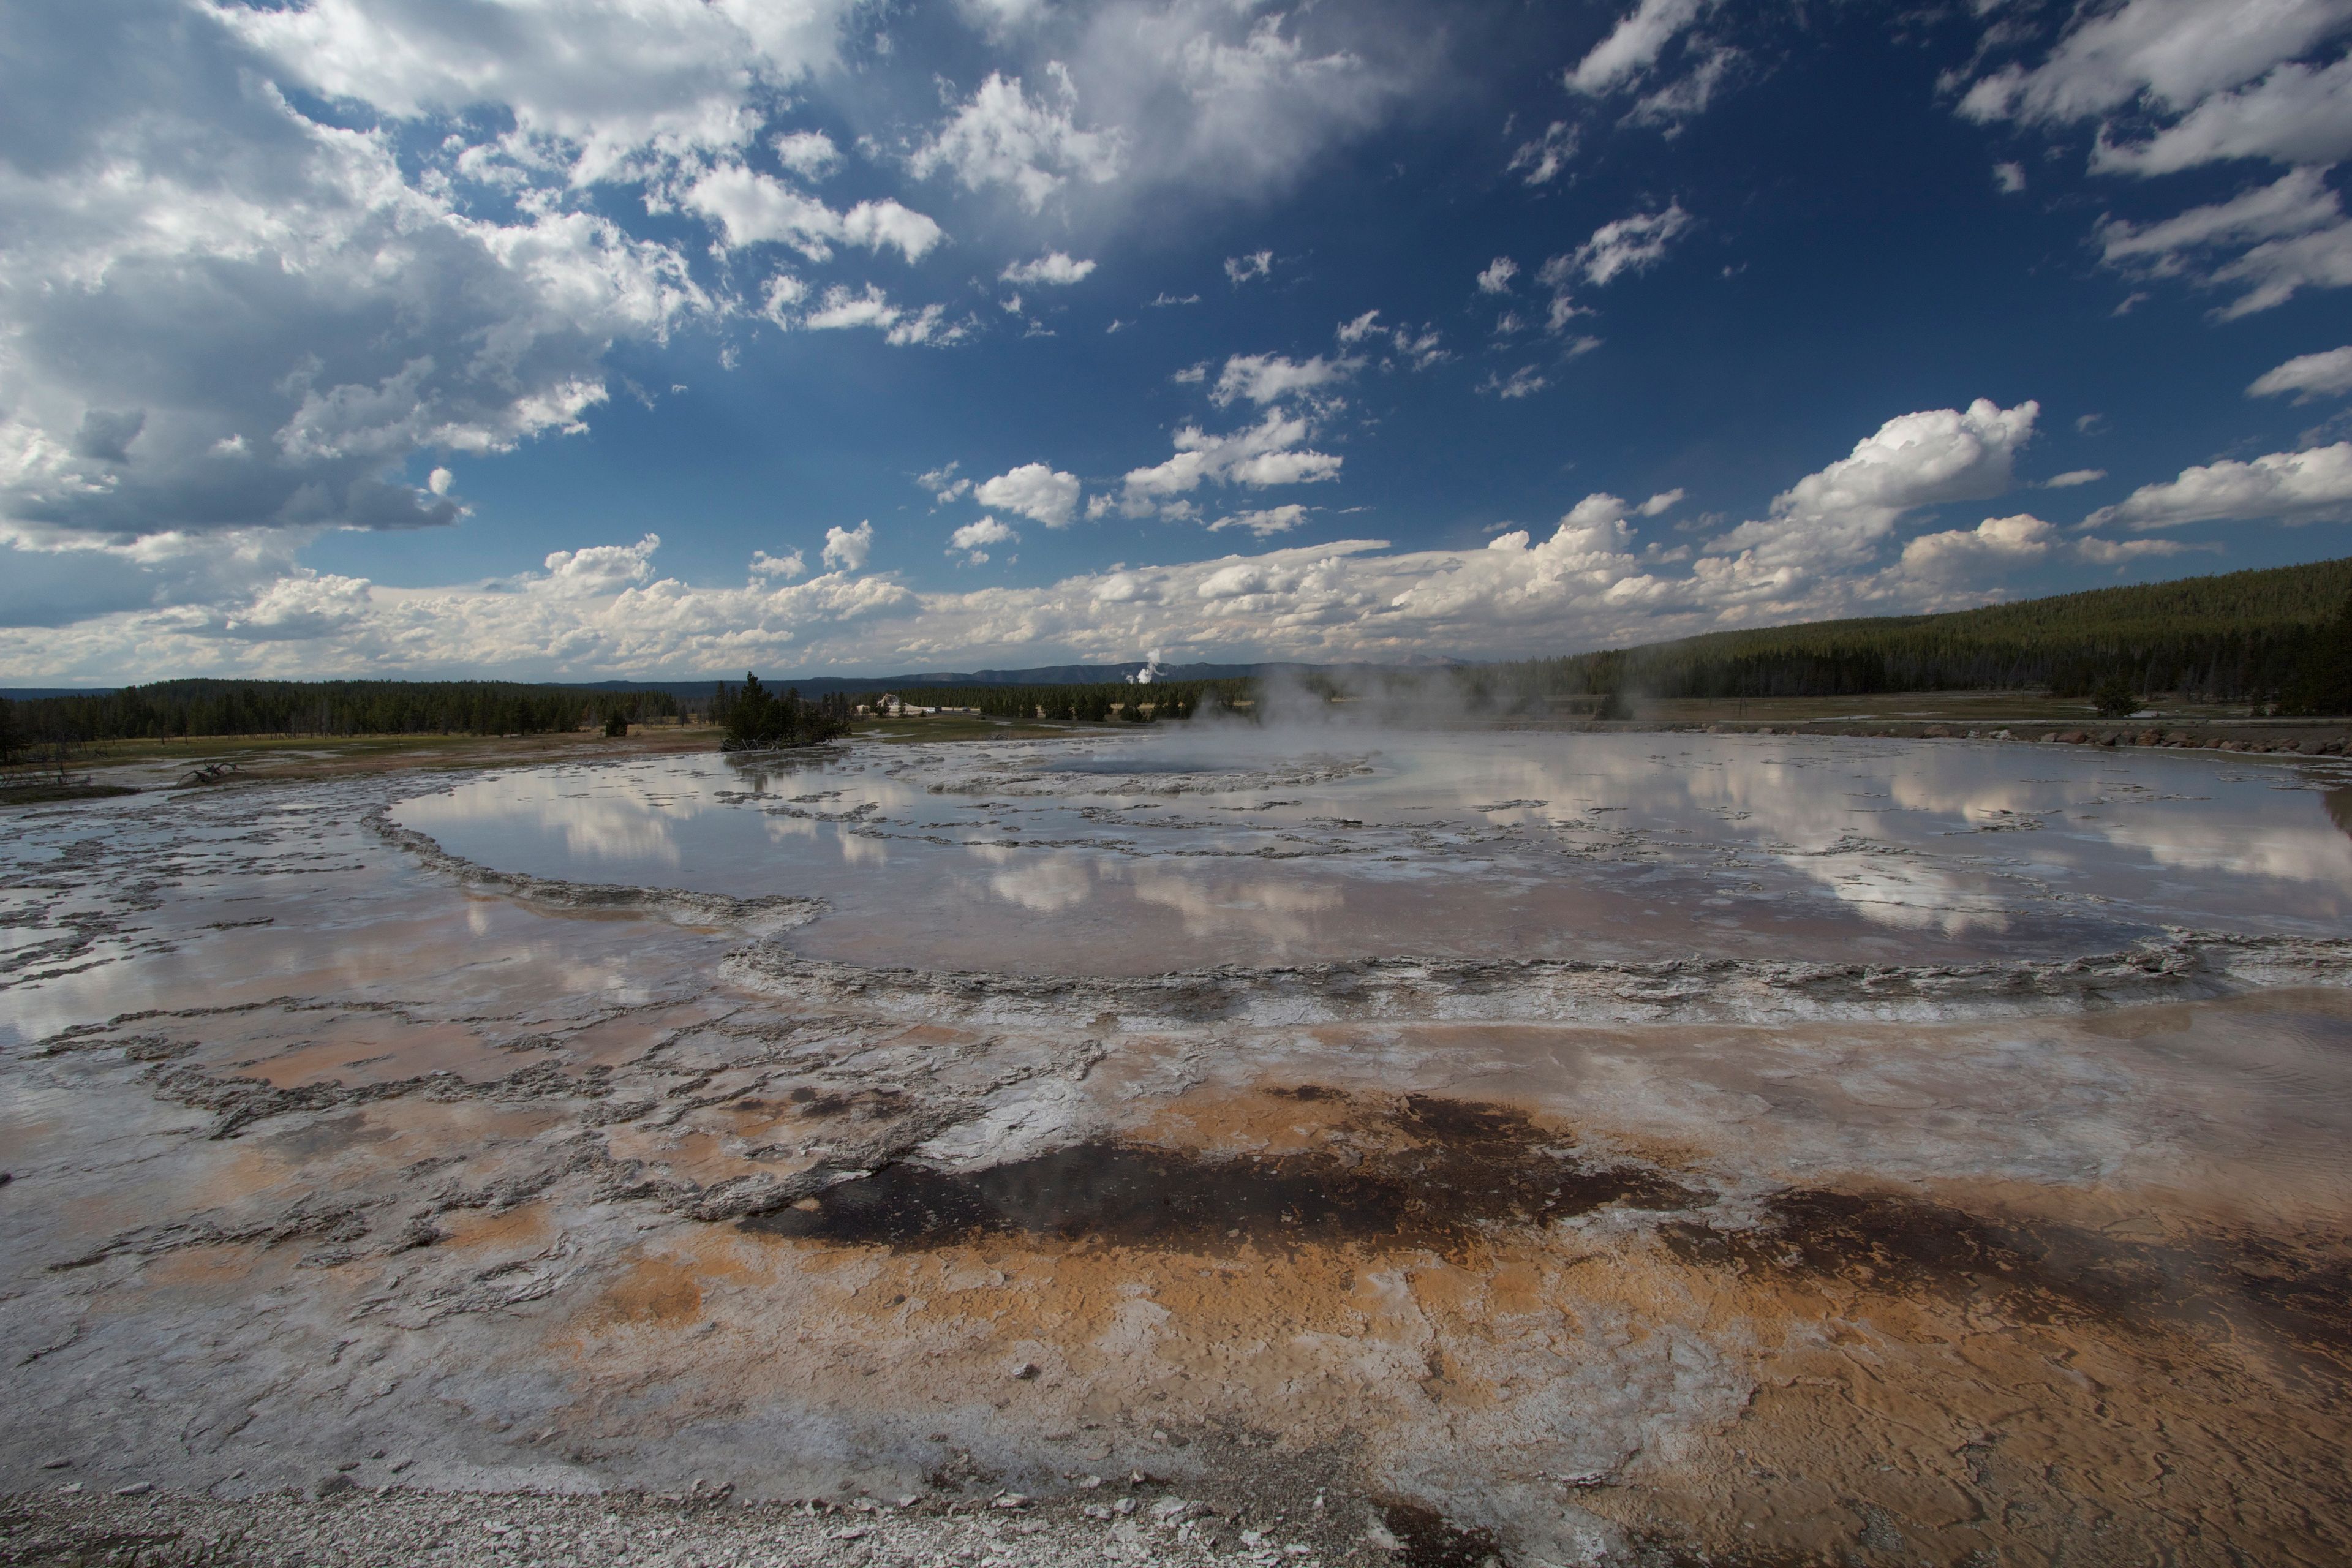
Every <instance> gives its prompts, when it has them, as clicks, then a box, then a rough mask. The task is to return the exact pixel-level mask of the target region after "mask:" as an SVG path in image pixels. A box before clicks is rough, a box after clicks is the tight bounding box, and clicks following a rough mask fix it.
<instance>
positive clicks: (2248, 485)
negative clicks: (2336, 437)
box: [2085, 441, 2352, 531]
mask: <svg viewBox="0 0 2352 1568" xmlns="http://www.w3.org/2000/svg"><path fill="white" fill-rule="evenodd" d="M2347 515H2352V441H2338V442H2336V444H2335V445H2334V446H2332V447H2313V448H2311V449H2310V450H2308V451H2302V452H2272V453H2268V454H2266V455H2265V456H2263V457H2260V458H2254V459H2253V460H2252V462H2246V463H2242V462H2238V461H2236V460H2234V459H2228V460H2224V461H2222V462H2219V463H2207V464H2203V465H2200V466H2197V467H2192V468H2183V469H2181V470H2180V477H2179V479H2169V480H2167V481H2165V482H2163V483H2161V484H2153V485H2142V486H2141V487H2140V488H2139V489H2136V490H2134V491H2132V493H2131V494H2130V495H2128V496H2126V497H2125V498H2124V499H2123V500H2120V501H2118V502H2116V504H2115V505H2114V506H2108V507H2101V508H2100V509H2099V510H2096V511H2095V512H2093V513H2092V514H2091V515H2090V517H2089V518H2088V519H2086V520H2085V526H2088V527H2092V528H2100V527H2106V526H2109V525H2113V524H2120V525H2122V526H2123V527H2126V528H2129V529H2132V530H2135V531H2146V530H2149V529H2157V528H2178V527H2180V526H2181V525H2183V524H2185V523H2191V522H2253V521H2267V520H2271V519H2276V520H2277V521H2282V522H2312V521H2333V520H2336V519H2340V518H2343V517H2346V516H2347Z"/></svg>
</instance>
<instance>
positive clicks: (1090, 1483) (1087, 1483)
mask: <svg viewBox="0 0 2352 1568" xmlns="http://www.w3.org/2000/svg"><path fill="white" fill-rule="evenodd" d="M1100 1485H1102V1478H1101V1477H1100V1476H1080V1477H1079V1478H1078V1489H1079V1490H1080V1491H1082V1492H1090V1491H1092V1490H1094V1489H1096V1488H1097V1487H1098V1486H1100Z"/></svg>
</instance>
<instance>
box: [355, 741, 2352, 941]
mask: <svg viewBox="0 0 2352 1568" xmlns="http://www.w3.org/2000/svg"><path fill="white" fill-rule="evenodd" d="M2342 766H2343V764H2341V763H2325V764H2314V765H2313V767H2312V768H2311V769H2310V770H2309V771H2304V770H2298V769H2295V768H2292V767H2287V766H2282V765H2278V764H2274V763H2271V762H2270V761H2269V760H2268V759H2264V760H2263V761H2262V762H2259V763H2257V762H2252V761H2251V760H2249V761H2246V762H2242V763H2235V764H2232V763H2229V762H2227V761H2223V760H2221V759H2216V758H2211V757H2201V756H2195V755H2180V754H2177V753H2172V754H2168V753H2158V754H2156V755H2152V756H2151V755H2147V754H2139V753H2132V752H2125V753H2121V754H2118V753H2116V752H2098V751H2087V752H2086V751H2084V750H2081V749H2077V748H2074V747H2047V748H2043V749H2041V750H2030V749H2027V748H2025V747H2022V746H2019V745H2009V744H1998V743H1983V744H1967V743H1960V744H1951V743H1945V744H1937V743H1918V742H1914V743H1909V744H1904V743H1890V742H1873V741H1859V740H1843V739H1838V738H1834V737H1817V736H1782V737H1771V738H1759V737H1752V736H1708V735H1693V734H1639V733H1615V734H1590V735H1562V734H1558V733H1552V734H1544V733H1495V732H1486V733H1476V732H1472V733H1464V734H1456V735H1451V736H1439V735H1428V734H1420V735H1416V734H1412V733H1409V732H1387V733H1383V732H1370V733H1366V732H1361V731H1349V730H1347V729H1333V730H1329V731H1310V732H1309V733H1308V735H1307V739H1305V740H1304V741H1302V740H1300V739H1298V738H1297V737H1295V736H1289V735H1279V734H1269V733H1268V732H1265V731H1255V730H1251V729H1248V728H1247V727H1240V726H1237V727H1234V728H1233V729H1229V730H1225V731H1215V730H1208V731H1198V732H1195V731H1193V730H1192V727H1189V726H1188V727H1185V728H1184V729H1182V730H1175V729H1171V730H1166V731H1156V732H1150V733H1145V734H1140V735H1132V736H1125V737H1121V736H1110V737H1094V738H1088V739H1083V740H1078V741H1063V742H1001V743H990V742H967V743H962V744H956V745H936V746H923V745H900V746H892V747H861V748H856V749H853V750H850V751H847V752H844V753H840V754H837V755H832V756H812V757H809V758H806V759H804V760H802V761H799V762H797V763H791V764H779V765H774V766H766V767H762V766H745V765H742V764H740V763H730V762H729V761H726V760H722V759H720V758H719V757H717V756H701V757H677V758H663V759H655V760H649V761H646V762H644V763H637V764H635V765H630V766H625V767H607V768H578V769H561V768H550V769H539V770H531V771H529V772H517V773H499V774H492V775H486V776H483V777H481V778H479V779H478V780H476V781H474V782H471V783H466V784H456V785H453V786H451V787H448V788H446V789H440V790H436V791H433V792H431V793H429V794H425V795H418V796H416V797H415V798H411V799H408V800H404V801H402V802H400V803H399V804H398V805H396V806H395V808H394V814H393V815H394V820H395V821H397V822H398V823H400V824H401V825H403V826H407V827H410V828H414V829H416V830H419V831H421V832H423V833H425V834H426V835H428V836H429V837H432V838H433V839H434V840H436V842H437V843H438V844H439V845H440V846H441V847H443V848H445V849H446V850H447V851H449V852H450V853H452V854H454V855H457V856H460V857H463V858H466V859H468V860H471V861H475V862H478V863H480V864H484V865H489V866H494V867H498V868H502V869H507V870H512V871H520V872H527V873H530V874H533V875H536V876H541V877H549V878H558V879H568V880H576V881H592V882H624V883H633V884H648V885H657V886H666V887H677V888H690V889H698V890H702V891H706V892H711V893H719V894H726V895H730V896H736V897H756V896H761V895H764V894H771V893H775V892H779V891H783V892H790V893H794V894H800V895H807V896H814V897H818V898H822V899H824V900H825V901H826V903H827V905H828V914H827V918H826V919H825V920H824V922H822V924H820V925H818V926H817V927H815V928H814V929H813V930H811V931H808V932H807V933H805V935H804V937H803V939H802V940H801V941H800V942H798V943H796V946H797V947H798V949H799V951H801V952H804V953H807V954H809V955H811V956H822V957H831V958H843V959H848V960H852V961H854V962H857V963H867V964H874V963H882V964H909V965H916V966H920V967H926V968H941V967H946V968H971V969H985V970H992V971H1013V972H1022V973H1053V972H1062V973H1129V974H1137V973H1157V972H1160V971H1162V970H1165V969H1170V968H1190V967H1194V966H1199V965H1205V964H1215V963H1244V964H1258V963H1267V962H1269V961H1274V962H1316V961H1326V960H1339V959H1354V958H1361V957H1389V956H1395V955H1400V954H1409V955H1413V956H1422V957H1464V958H1493V957H1498V956H1507V957H1555V958H1585V959H1624V960H1646V959H1658V958H1679V957H1683V956H1686V955H1688V954H1690V953H1692V952H1705V953H1706V954H1709V955H1712V956H1734V957H1749V958H1780V957H1795V958H1817V957H1820V956H1822V955H1823V954H1827V953H1840V954H1845V955H1849V956H1858V957H1864V958H1868V959H1871V960H1874V961H1875V962H1879V963H1890V964H1915V963H1923V962H1937V961H1950V960H1955V959H1981V958H1991V957H2045V956H2049V955H2051V954H2053V953H2076V952H2098V951H2104V950H2105V949H2107V948H2111V947H2116V946H2121V945H2125V944H2126V943H2128V942H2133V941H2136V940H2139V939H2142V938H2145V937H2148V936H2153V935H2160V934H2161V933H2162V931H2164V930H2165V929H2167V928H2168V927H2171V926H2176V925H2180V924H2183V923H2193V924H2197V925H2200V926H2203V925H2207V924H2219V925H2223V926H2226V927H2227V928H2228V929H2231V930H2236V931H2266V932H2278V933H2293V934H2303V935H2319V936H2326V935H2334V934H2336V933H2338V932H2341V931H2345V930H2347V929H2352V839H2347V837H2346V835H2345V834H2344V833H2343V832H2342V831H2341V830H2340V828H2339V827H2338V826H2336V824H2335V823H2334V822H2332V821H2331V820H2330V818H2329V816H2328V813H2327V811H2326V809H2325V806H2324V804H2323V790H2322V788H2321V787H2319V786H2320V785H2322V784H2324V782H2325V781H2326V779H2327V778H2328V777H2329V776H2330V774H2329V773H2326V772H2325V771H2322V770H2323V769H2325V768H2328V767H2333V768H2336V769H2338V770H2340V769H2341V768H2342ZM2192 916H2193V918H2187V917H2192Z"/></svg>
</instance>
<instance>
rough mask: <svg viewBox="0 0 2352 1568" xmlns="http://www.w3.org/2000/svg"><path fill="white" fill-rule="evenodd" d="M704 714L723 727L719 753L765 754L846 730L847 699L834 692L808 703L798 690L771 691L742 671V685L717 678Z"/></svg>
mask: <svg viewBox="0 0 2352 1568" xmlns="http://www.w3.org/2000/svg"><path fill="white" fill-rule="evenodd" d="M710 718H711V721H712V722H714V723H716V724H717V725H719V728H720V729H722V730H724V731H727V733H726V735H725V736H724V737H723V738H722V739H721V740H720V741H719V750H720V751H722V752H771V751H774V750H776V749H777V748H778V747H781V746H808V745H814V744H816V743H818V742H823V741H832V740H837V739H839V738H840V737H841V736H844V735H846V734H848V733H849V720H850V700H849V697H848V694H847V693H845V692H839V691H835V692H830V693H828V694H826V695H825V696H823V697H819V698H817V699H816V700H814V701H810V700H805V699H803V697H802V696H801V694H800V691H799V689H798V688H795V687H787V688H785V689H783V690H782V691H781V692H776V691H771V690H769V689H767V688H766V687H764V686H762V685H761V684H760V678H759V677H758V676H756V675H752V674H749V673H746V674H745V675H744V677H743V684H742V685H740V686H729V685H727V684H726V683H725V682H723V681H722V682H721V683H720V684H719V689H717V690H716V691H715V692H714V693H712V695H711V699H710Z"/></svg>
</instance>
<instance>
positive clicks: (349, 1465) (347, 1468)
mask: <svg viewBox="0 0 2352 1568" xmlns="http://www.w3.org/2000/svg"><path fill="white" fill-rule="evenodd" d="M358 1468H360V1462H359V1461H358V1460H357V1459H345V1460H344V1461H343V1462H342V1463H341V1464H340V1465H337V1466H336V1467H335V1469H336V1470H337V1472H338V1473H340V1474H343V1475H348V1474H350V1473H351V1472H352V1471H353V1470H356V1469H358Z"/></svg>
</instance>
